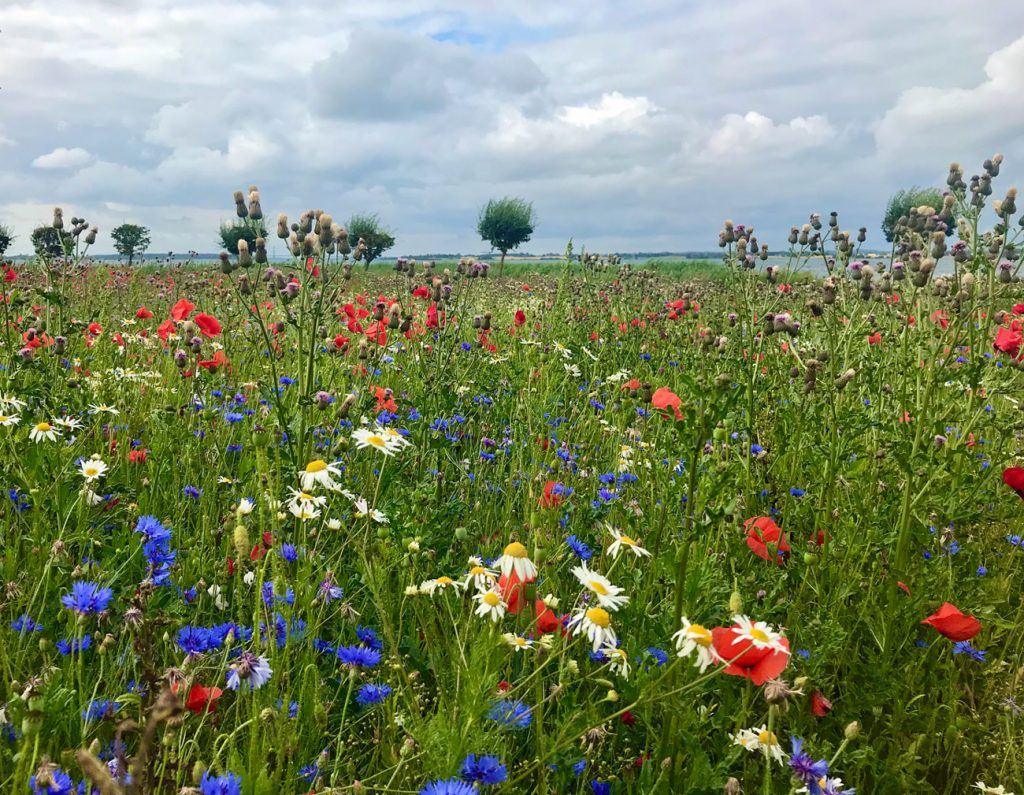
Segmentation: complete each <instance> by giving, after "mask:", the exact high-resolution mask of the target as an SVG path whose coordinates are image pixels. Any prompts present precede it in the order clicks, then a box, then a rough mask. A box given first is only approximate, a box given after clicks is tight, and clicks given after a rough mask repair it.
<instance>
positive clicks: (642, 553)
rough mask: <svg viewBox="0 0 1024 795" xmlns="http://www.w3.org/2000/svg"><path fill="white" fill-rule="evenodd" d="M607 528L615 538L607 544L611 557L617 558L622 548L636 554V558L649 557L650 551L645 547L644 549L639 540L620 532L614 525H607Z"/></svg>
mask: <svg viewBox="0 0 1024 795" xmlns="http://www.w3.org/2000/svg"><path fill="white" fill-rule="evenodd" d="M608 530H609V531H610V532H611V534H612V537H613V538H614V539H615V540H614V541H613V542H612V543H611V544H610V545H609V546H608V554H610V555H611V556H612V557H613V558H617V557H618V556H619V553H620V552H621V551H622V550H623V549H627V550H629V551H630V552H632V553H633V554H634V555H636V556H637V557H638V558H643V557H648V558H649V557H650V556H651V553H650V552H648V551H647V550H646V549H644V548H643V547H642V546H640V542H639V541H636V540H635V539H632V538H630V537H629V536H627V535H626V534H625V533H620V532H619V531H618V530H616V529H615V528H614V527H609V528H608Z"/></svg>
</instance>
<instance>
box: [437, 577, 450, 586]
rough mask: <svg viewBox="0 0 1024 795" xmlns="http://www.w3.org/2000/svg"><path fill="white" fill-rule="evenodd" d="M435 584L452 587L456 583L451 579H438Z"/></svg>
mask: <svg viewBox="0 0 1024 795" xmlns="http://www.w3.org/2000/svg"><path fill="white" fill-rule="evenodd" d="M434 582H436V583H437V584H438V585H451V584H452V583H453V582H454V581H453V580H452V578H451V577H438V578H437V579H436V580H434Z"/></svg>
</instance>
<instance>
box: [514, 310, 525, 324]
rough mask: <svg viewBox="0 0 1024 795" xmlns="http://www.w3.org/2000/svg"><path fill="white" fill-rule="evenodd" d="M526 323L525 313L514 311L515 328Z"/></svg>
mask: <svg viewBox="0 0 1024 795" xmlns="http://www.w3.org/2000/svg"><path fill="white" fill-rule="evenodd" d="M525 322H526V313H525V312H524V311H523V310H522V309H517V310H516V317H515V324H516V325H517V326H521V325H523V323H525Z"/></svg>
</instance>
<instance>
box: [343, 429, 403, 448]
mask: <svg viewBox="0 0 1024 795" xmlns="http://www.w3.org/2000/svg"><path fill="white" fill-rule="evenodd" d="M352 438H353V439H354V440H355V443H356V449H358V450H365V449H366V448H368V447H369V448H372V449H374V450H377V451H378V452H381V453H383V454H384V455H394V454H395V452H396V451H397V450H398V445H397V444H396V443H395V442H394V441H393V439H394V437H393V436H391V434H390V433H389V432H388V429H387V428H382V427H381V426H379V425H378V426H377V427H376V428H374V429H373V430H371V429H369V428H356V430H355V431H353V433H352Z"/></svg>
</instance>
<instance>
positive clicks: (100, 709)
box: [82, 698, 121, 723]
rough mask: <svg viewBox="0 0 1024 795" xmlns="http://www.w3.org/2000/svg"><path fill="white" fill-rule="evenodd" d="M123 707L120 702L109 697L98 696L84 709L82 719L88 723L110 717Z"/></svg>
mask: <svg viewBox="0 0 1024 795" xmlns="http://www.w3.org/2000/svg"><path fill="white" fill-rule="evenodd" d="M119 709H121V705H120V703H118V702H117V701H111V700H110V699H109V698H96V699H93V700H92V701H90V702H89V705H88V706H87V707H86V708H85V709H83V710H82V720H84V721H85V722H86V723H92V722H93V721H98V720H102V719H103V718H109V717H112V716H113V715H114V713H115V712H117V711H118V710H119Z"/></svg>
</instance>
